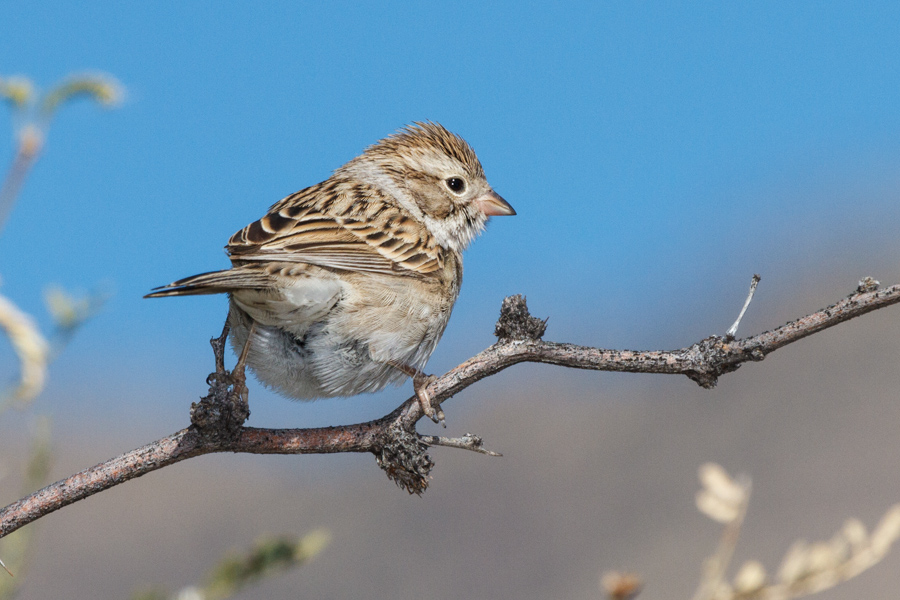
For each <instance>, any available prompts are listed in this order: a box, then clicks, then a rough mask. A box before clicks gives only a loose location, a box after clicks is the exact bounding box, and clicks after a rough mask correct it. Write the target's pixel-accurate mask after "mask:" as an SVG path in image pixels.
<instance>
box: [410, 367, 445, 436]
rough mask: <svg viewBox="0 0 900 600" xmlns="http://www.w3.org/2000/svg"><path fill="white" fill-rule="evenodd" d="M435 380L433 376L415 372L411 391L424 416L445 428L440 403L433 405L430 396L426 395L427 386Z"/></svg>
mask: <svg viewBox="0 0 900 600" xmlns="http://www.w3.org/2000/svg"><path fill="white" fill-rule="evenodd" d="M436 380H437V377H435V376H434V375H426V374H425V373H423V372H422V371H416V374H415V375H414V376H413V390H415V392H416V399H417V400H418V401H419V406H421V407H422V412H424V413H425V416H426V417H428V418H429V419H431V420H432V421H434V422H435V423H440V424H441V426H442V427H447V424H446V423H445V422H444V411H443V410H441V405H440V403H435V402H434V399H433V398H432V397H431V394H429V393H428V386H429V385H431V384H432V382H434V381H436Z"/></svg>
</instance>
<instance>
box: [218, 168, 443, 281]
mask: <svg viewBox="0 0 900 600" xmlns="http://www.w3.org/2000/svg"><path fill="white" fill-rule="evenodd" d="M226 248H227V250H228V253H229V254H230V255H231V260H232V262H234V263H235V264H236V265H242V264H247V263H253V262H269V261H277V262H288V263H307V264H311V265H317V266H320V267H324V268H329V269H339V270H345V271H363V272H370V273H384V274H389V275H427V274H429V273H434V272H435V271H438V270H440V269H441V268H443V258H442V256H441V248H440V246H438V245H437V244H436V243H435V241H434V238H433V237H432V236H431V235H430V234H429V233H428V230H427V229H426V228H425V226H424V225H423V224H421V223H418V222H416V221H415V220H414V219H413V218H411V217H410V216H408V215H407V214H405V213H404V212H403V211H402V210H401V209H400V208H398V207H397V206H396V205H394V204H392V203H390V202H388V201H387V198H385V196H384V195H383V194H382V193H381V192H380V191H378V190H377V189H375V188H372V187H370V186H366V185H362V184H351V183H349V182H346V181H344V182H342V183H338V182H334V181H333V180H328V181H326V182H323V183H321V184H319V185H316V186H313V187H311V188H307V189H305V190H302V191H300V192H297V193H296V194H292V195H291V196H288V197H287V198H285V199H283V200H281V201H280V202H278V203H276V204H275V205H273V206H272V208H271V209H270V210H269V213H268V214H267V215H266V216H264V217H263V218H262V219H260V220H258V221H255V222H253V223H251V224H250V225H247V226H246V227H244V228H243V229H241V230H240V231H238V232H237V233H235V234H234V235H233V236H231V239H230V240H229V241H228V246H226Z"/></svg>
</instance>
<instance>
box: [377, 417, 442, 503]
mask: <svg viewBox="0 0 900 600" xmlns="http://www.w3.org/2000/svg"><path fill="white" fill-rule="evenodd" d="M427 450H428V445H427V444H426V443H425V442H424V441H422V439H421V438H420V437H419V435H418V434H417V433H416V432H414V431H407V430H405V429H403V428H402V427H399V426H398V427H392V428H391V429H390V430H389V431H388V435H387V436H386V438H385V444H384V446H382V447H381V448H380V449H378V450H377V451H376V452H375V460H377V461H378V466H379V467H381V468H382V469H383V470H384V472H385V473H386V474H387V476H388V479H390V480H391V481H393V482H394V483H396V484H397V487H399V488H401V489H404V490H406V491H407V492H409V493H410V494H416V495H418V496H421V495H422V492H424V491H425V490H426V489H428V480H429V479H430V476H431V469H433V468H434V461H432V460H431V457H430V456H428V454H426V452H427Z"/></svg>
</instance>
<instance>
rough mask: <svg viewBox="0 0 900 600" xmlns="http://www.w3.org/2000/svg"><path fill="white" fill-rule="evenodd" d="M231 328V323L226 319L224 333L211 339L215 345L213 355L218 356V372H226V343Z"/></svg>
mask: <svg viewBox="0 0 900 600" xmlns="http://www.w3.org/2000/svg"><path fill="white" fill-rule="evenodd" d="M230 330H231V324H230V323H229V322H228V319H225V326H224V327H222V335H220V336H219V337H217V338H213V339H211V340H209V343H210V344H211V345H212V347H213V355H214V356H215V357H216V374H218V375H222V374H224V373H225V343H226V341H227V340H228V332H229V331H230Z"/></svg>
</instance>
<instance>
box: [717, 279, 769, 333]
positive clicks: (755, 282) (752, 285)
mask: <svg viewBox="0 0 900 600" xmlns="http://www.w3.org/2000/svg"><path fill="white" fill-rule="evenodd" d="M759 279H760V278H759V275H754V276H753V279H751V280H750V293H748V294H747V299H746V300H744V306H743V308H741V312H740V314H739V315H738V318H737V320H735V322H734V325H732V326H731V327H729V328H728V331H726V332H725V337H726V338H728V339H729V340H733V339H734V336H735V335H737V330H738V327H740V325H741V319H743V318H744V313H745V312H747V307H748V306H750V301H751V300H753V294H754V293H756V286H757V285H759Z"/></svg>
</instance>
